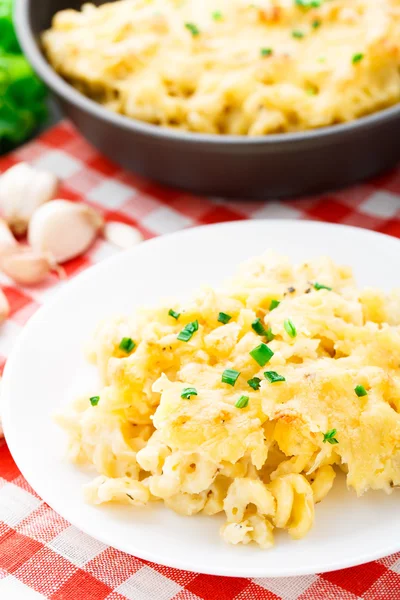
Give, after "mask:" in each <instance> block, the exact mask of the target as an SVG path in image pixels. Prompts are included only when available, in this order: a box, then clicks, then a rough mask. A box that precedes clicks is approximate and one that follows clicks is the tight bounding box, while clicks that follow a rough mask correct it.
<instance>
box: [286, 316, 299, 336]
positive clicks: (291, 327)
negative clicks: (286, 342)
mask: <svg viewBox="0 0 400 600" xmlns="http://www.w3.org/2000/svg"><path fill="white" fill-rule="evenodd" d="M283 326H284V328H285V331H286V333H287V334H288V335H290V337H291V338H295V337H296V335H297V330H296V327H295V326H294V325H293V323H292V321H291V320H290V319H285V320H284V322H283Z"/></svg>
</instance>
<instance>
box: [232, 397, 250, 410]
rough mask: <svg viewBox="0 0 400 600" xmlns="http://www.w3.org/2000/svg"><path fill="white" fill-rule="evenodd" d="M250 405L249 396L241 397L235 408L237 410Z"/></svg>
mask: <svg viewBox="0 0 400 600" xmlns="http://www.w3.org/2000/svg"><path fill="white" fill-rule="evenodd" d="M248 403H249V397H248V396H240V398H239V400H238V401H237V402H236V404H235V406H236V408H246V406H247V405H248Z"/></svg>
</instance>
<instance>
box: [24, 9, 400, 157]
mask: <svg viewBox="0 0 400 600" xmlns="http://www.w3.org/2000/svg"><path fill="white" fill-rule="evenodd" d="M31 4H32V0H16V4H15V9H14V16H15V23H16V29H17V34H18V38H19V41H20V43H21V46H22V48H23V50H24V52H25V54H26V56H27V58H28V60H29V61H30V63H31V64H32V66H33V68H34V69H35V71H36V72H37V73H38V75H39V76H40V77H41V79H43V81H44V82H45V83H46V84H47V85H48V87H49V88H50V89H52V90H53V91H54V92H56V94H58V95H59V96H61V97H63V98H65V99H66V100H68V101H69V102H71V103H72V104H73V105H75V106H77V107H79V108H80V109H83V110H85V111H86V112H88V113H92V114H93V115H95V116H96V117H98V118H99V119H102V120H103V121H107V122H109V123H112V124H114V125H117V126H119V127H122V128H125V129H128V130H131V131H135V132H137V133H141V134H143V135H148V136H151V137H154V138H158V139H159V140H160V141H181V142H188V143H196V144H206V145H207V144H214V145H222V146H225V147H226V149H228V148H231V149H232V150H233V149H234V148H236V147H243V146H249V147H254V146H264V145H266V144H268V145H270V144H271V145H273V144H276V146H277V149H278V148H279V149H282V150H283V149H285V148H286V147H287V146H288V145H291V144H294V143H299V142H300V143H301V142H307V141H313V142H318V141H320V142H322V143H323V142H325V141H326V140H327V139H332V138H335V137H341V136H343V135H351V134H353V132H355V131H358V130H365V129H369V128H370V127H374V126H375V125H380V124H381V123H382V122H386V121H390V120H392V119H395V118H398V116H399V115H400V102H399V103H398V104H395V105H394V106H391V107H389V108H385V109H382V110H380V111H377V112H375V113H372V114H370V115H367V116H364V117H360V118H359V119H355V120H353V121H349V122H347V123H341V124H338V125H331V126H328V127H321V128H319V129H310V130H305V131H299V132H294V133H293V132H292V133H281V134H268V135H263V136H257V137H248V136H239V135H225V134H224V135H218V134H208V133H195V132H190V131H180V130H175V129H172V128H171V129H169V128H167V127H163V126H159V125H153V124H151V123H146V122H145V121H139V120H137V119H133V118H130V117H126V116H124V115H120V114H118V113H114V112H112V111H111V110H109V109H107V108H104V107H103V106H102V105H101V104H98V103H97V102H95V101H94V100H91V99H90V98H88V97H87V96H85V95H83V94H82V93H80V92H78V91H77V90H76V89H75V88H74V87H73V86H72V85H70V84H69V83H67V82H66V81H65V80H64V79H63V78H62V77H61V76H60V75H58V74H57V72H56V71H55V70H54V69H53V68H52V67H51V65H50V64H49V63H48V62H47V60H46V59H45V57H44V56H43V54H42V52H41V51H40V49H39V46H38V43H37V41H36V39H35V36H34V34H33V32H32V29H31V26H30V23H29V7H30V5H31Z"/></svg>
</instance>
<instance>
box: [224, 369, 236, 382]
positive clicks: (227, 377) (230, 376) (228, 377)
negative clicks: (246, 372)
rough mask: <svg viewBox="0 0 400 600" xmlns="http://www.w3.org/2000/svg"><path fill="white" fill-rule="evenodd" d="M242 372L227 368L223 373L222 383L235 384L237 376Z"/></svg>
mask: <svg viewBox="0 0 400 600" xmlns="http://www.w3.org/2000/svg"><path fill="white" fill-rule="evenodd" d="M239 375H240V372H239V371H235V369H225V371H224V372H223V373H222V378H221V381H222V383H228V384H229V385H235V383H236V380H237V378H238V377H239Z"/></svg>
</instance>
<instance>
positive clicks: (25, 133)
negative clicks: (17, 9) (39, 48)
mask: <svg viewBox="0 0 400 600" xmlns="http://www.w3.org/2000/svg"><path fill="white" fill-rule="evenodd" d="M13 6H14V1H13V0H0V154H2V153H3V152H7V151H9V150H11V149H12V148H13V147H14V146H16V145H17V144H20V143H21V142H23V141H24V140H25V139H27V138H28V137H29V136H30V135H31V134H32V133H33V132H34V131H35V130H36V129H37V128H38V126H39V125H40V124H41V123H42V122H43V121H45V120H46V118H47V108H46V102H45V97H46V88H45V86H44V85H43V83H42V82H41V81H40V79H39V78H38V77H37V76H36V75H35V73H34V71H33V69H32V67H31V66H30V64H29V63H28V61H27V60H26V59H25V57H24V56H23V55H22V51H21V48H20V45H19V43H18V40H17V37H16V34H15V29H14V25H13Z"/></svg>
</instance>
